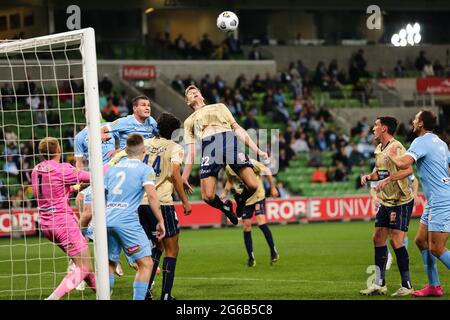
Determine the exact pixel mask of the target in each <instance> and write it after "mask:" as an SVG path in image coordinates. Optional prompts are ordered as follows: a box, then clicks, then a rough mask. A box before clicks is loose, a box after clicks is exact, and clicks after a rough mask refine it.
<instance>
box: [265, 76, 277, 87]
mask: <svg viewBox="0 0 450 320" xmlns="http://www.w3.org/2000/svg"><path fill="white" fill-rule="evenodd" d="M264 88H265V89H266V90H267V89H271V90H276V81H275V79H274V77H272V75H271V74H270V73H269V72H266V77H265V79H264Z"/></svg>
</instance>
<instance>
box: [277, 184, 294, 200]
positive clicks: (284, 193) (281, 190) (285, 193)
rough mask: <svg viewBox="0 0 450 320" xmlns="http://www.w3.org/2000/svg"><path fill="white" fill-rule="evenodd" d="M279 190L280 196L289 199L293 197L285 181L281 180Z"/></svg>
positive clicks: (278, 185)
mask: <svg viewBox="0 0 450 320" xmlns="http://www.w3.org/2000/svg"><path fill="white" fill-rule="evenodd" d="M277 190H278V194H279V197H280V198H282V199H287V198H290V197H291V195H290V194H289V192H288V191H287V190H286V189H285V188H284V186H283V182H281V181H280V182H278V183H277Z"/></svg>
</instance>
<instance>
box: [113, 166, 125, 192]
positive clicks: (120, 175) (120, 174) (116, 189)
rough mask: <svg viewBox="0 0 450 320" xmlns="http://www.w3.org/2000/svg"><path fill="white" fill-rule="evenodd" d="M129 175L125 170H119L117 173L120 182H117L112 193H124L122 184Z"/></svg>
mask: <svg viewBox="0 0 450 320" xmlns="http://www.w3.org/2000/svg"><path fill="white" fill-rule="evenodd" d="M126 177H127V174H126V173H125V172H123V171H119V172H117V174H116V178H118V179H119V182H118V183H117V184H116V186H115V187H114V189H112V194H122V189H121V187H122V185H123V183H124V182H125V178H126Z"/></svg>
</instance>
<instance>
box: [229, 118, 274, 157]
mask: <svg viewBox="0 0 450 320" xmlns="http://www.w3.org/2000/svg"><path fill="white" fill-rule="evenodd" d="M228 112H229V111H228ZM230 114H231V113H230ZM231 128H232V129H233V131H234V132H235V134H236V136H237V137H238V138H239V139H240V140H241V141H242V142H243V143H244V144H245V145H246V146H248V147H249V148H250V149H252V150H253V151H254V152H255V153H256V154H257V155H258V156H260V157H261V158H262V159H261V160H263V161H267V160H268V159H269V156H268V154H267V152H264V151H262V150H261V149H260V148H259V147H258V145H257V144H256V143H255V142H254V141H253V140H252V138H250V136H249V135H248V133H247V131H245V129H244V128H242V127H241V126H240V125H239V123H237V122H234V123H233V124H232V125H231Z"/></svg>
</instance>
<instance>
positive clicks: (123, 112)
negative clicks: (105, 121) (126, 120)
mask: <svg viewBox="0 0 450 320" xmlns="http://www.w3.org/2000/svg"><path fill="white" fill-rule="evenodd" d="M117 108H118V109H119V113H120V117H121V118H123V117H126V116H128V115H129V114H130V108H129V107H128V104H127V100H126V98H125V97H123V96H121V97H120V98H119V103H118V104H117Z"/></svg>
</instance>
